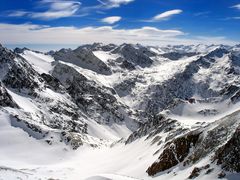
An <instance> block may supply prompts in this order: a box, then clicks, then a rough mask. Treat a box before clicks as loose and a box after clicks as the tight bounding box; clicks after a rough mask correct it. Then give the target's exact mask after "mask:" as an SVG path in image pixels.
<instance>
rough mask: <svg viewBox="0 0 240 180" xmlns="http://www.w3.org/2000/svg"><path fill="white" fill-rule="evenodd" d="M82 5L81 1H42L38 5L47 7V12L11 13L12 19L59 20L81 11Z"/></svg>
mask: <svg viewBox="0 0 240 180" xmlns="http://www.w3.org/2000/svg"><path fill="white" fill-rule="evenodd" d="M80 5H81V3H80V2H79V1H75V0H74V1H67V0H41V1H40V2H39V4H38V6H39V7H45V6H47V7H48V9H47V10H46V11H41V12H28V11H13V12H11V13H9V14H8V15H9V16H12V17H14V16H15V17H21V16H27V17H30V18H36V19H43V20H49V19H58V18H64V17H71V16H73V15H75V14H76V12H77V11H78V10H79V8H80Z"/></svg>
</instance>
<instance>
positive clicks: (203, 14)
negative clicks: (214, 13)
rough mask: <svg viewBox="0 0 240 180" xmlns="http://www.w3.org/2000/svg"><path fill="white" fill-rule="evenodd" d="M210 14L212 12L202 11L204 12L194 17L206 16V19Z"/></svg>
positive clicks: (195, 14)
mask: <svg viewBox="0 0 240 180" xmlns="http://www.w3.org/2000/svg"><path fill="white" fill-rule="evenodd" d="M210 13H211V12H210V11H202V12H197V13H194V14H193V15H194V16H205V17H206V16H207V15H208V14H210Z"/></svg>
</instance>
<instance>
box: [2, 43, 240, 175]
mask: <svg viewBox="0 0 240 180" xmlns="http://www.w3.org/2000/svg"><path fill="white" fill-rule="evenodd" d="M239 100H240V53H239V46H237V45H236V46H233V47H230V46H224V45H211V46H206V45H197V46H181V45H179V46H166V47H145V46H141V45H139V44H137V45H131V44H122V45H120V46H117V45H113V44H110V45H103V44H97V43H95V44H92V45H84V46H80V47H78V48H77V49H75V50H71V49H61V50H60V51H55V52H53V51H51V52H49V53H47V54H46V53H41V52H37V51H31V50H29V49H26V48H24V49H19V48H18V49H15V51H11V50H8V49H6V48H4V47H2V46H0V144H1V148H0V159H1V161H0V179H19V178H20V179H64V180H65V179H69V180H75V179H88V180H99V179H101V180H103V179H113V180H122V179H124V180H136V179H146V180H147V179H163V180H165V179H166V180H169V179H180V180H181V179H187V178H189V179H194V178H195V179H217V178H223V179H232V180H233V179H239V177H240V175H239V172H240V164H239V162H240V154H239V152H240V141H239V137H240V134H239V132H240V131H239V128H240V121H239V119H240V101H239Z"/></svg>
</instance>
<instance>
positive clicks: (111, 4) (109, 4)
mask: <svg viewBox="0 0 240 180" xmlns="http://www.w3.org/2000/svg"><path fill="white" fill-rule="evenodd" d="M133 1H134V0H98V2H100V3H101V4H102V5H103V6H104V7H105V8H117V7H120V6H121V5H126V4H128V3H130V2H133Z"/></svg>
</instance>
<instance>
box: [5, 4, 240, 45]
mask: <svg viewBox="0 0 240 180" xmlns="http://www.w3.org/2000/svg"><path fill="white" fill-rule="evenodd" d="M239 33H240V1H239V0H21V1H20V0H1V1H0V42H1V43H3V44H5V45H9V46H10V45H12V46H14V45H19V46H22V45H29V46H30V45H32V46H36V45H39V46H40V45H41V46H44V45H46V46H48V47H51V45H55V46H56V45H57V46H60V45H66V46H69V47H70V46H74V45H79V44H86V43H93V42H103V43H117V44H120V43H123V42H128V43H141V44H149V45H163V44H198V43H206V44H220V43H223V44H236V43H239V42H240V36H239Z"/></svg>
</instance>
